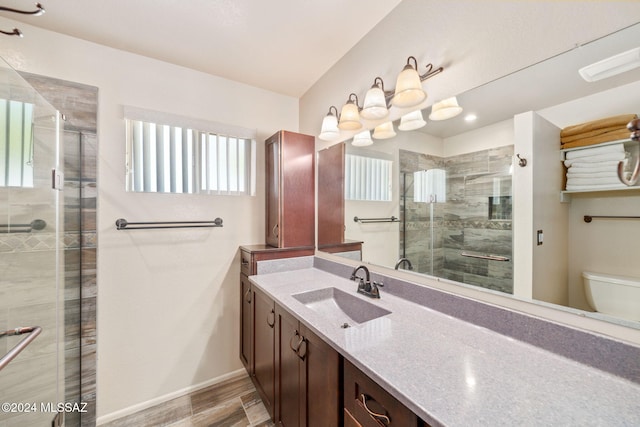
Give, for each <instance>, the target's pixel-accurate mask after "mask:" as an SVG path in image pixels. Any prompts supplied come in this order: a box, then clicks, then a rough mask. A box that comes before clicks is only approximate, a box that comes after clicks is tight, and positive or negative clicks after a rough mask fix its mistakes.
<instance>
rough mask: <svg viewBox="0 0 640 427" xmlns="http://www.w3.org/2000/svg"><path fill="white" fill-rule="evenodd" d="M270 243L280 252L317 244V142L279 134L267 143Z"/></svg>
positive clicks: (291, 133)
mask: <svg viewBox="0 0 640 427" xmlns="http://www.w3.org/2000/svg"><path fill="white" fill-rule="evenodd" d="M265 144H266V146H265V161H266V163H265V167H266V170H265V184H266V206H265V211H266V230H265V234H266V235H265V237H266V243H267V245H269V246H273V247H277V248H289V247H295V246H313V245H314V241H315V138H314V137H313V136H309V135H303V134H299V133H295V132H288V131H283V130H282V131H279V132H277V133H275V134H274V135H273V136H271V137H270V138H268V139H267V140H266V141H265Z"/></svg>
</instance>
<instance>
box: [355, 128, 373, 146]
mask: <svg viewBox="0 0 640 427" xmlns="http://www.w3.org/2000/svg"><path fill="white" fill-rule="evenodd" d="M371 144H373V140H372V139H371V132H370V131H368V130H365V131H362V132H360V133H357V134H356V135H355V136H354V137H353V141H351V145H353V146H354V147H366V146H367V145H371Z"/></svg>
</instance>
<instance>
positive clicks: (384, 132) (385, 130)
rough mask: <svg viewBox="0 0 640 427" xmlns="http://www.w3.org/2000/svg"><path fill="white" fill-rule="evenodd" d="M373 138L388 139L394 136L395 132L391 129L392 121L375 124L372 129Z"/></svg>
mask: <svg viewBox="0 0 640 427" xmlns="http://www.w3.org/2000/svg"><path fill="white" fill-rule="evenodd" d="M372 136H373V137H374V138H375V139H389V138H393V137H394V136H396V132H395V131H394V130H393V122H386V123H383V124H381V125H378V126H376V128H375V129H374V130H373V135H372Z"/></svg>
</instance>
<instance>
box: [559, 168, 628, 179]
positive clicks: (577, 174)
mask: <svg viewBox="0 0 640 427" xmlns="http://www.w3.org/2000/svg"><path fill="white" fill-rule="evenodd" d="M581 170H582V169H576V171H581ZM617 177H618V171H617V169H612V170H609V171H606V172H575V171H572V170H571V169H569V172H567V179H569V178H617Z"/></svg>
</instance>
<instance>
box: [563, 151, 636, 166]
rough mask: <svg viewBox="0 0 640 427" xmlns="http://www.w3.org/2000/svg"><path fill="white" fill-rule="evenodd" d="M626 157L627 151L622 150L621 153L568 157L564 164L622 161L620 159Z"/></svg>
mask: <svg viewBox="0 0 640 427" xmlns="http://www.w3.org/2000/svg"><path fill="white" fill-rule="evenodd" d="M567 154H569V153H567ZM624 158H625V153H624V151H622V152H621V153H605V154H598V155H595V156H587V157H578V158H575V159H567V160H565V161H564V165H565V166H566V167H571V166H572V165H574V164H578V163H602V162H608V161H612V160H617V161H620V160H624Z"/></svg>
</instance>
